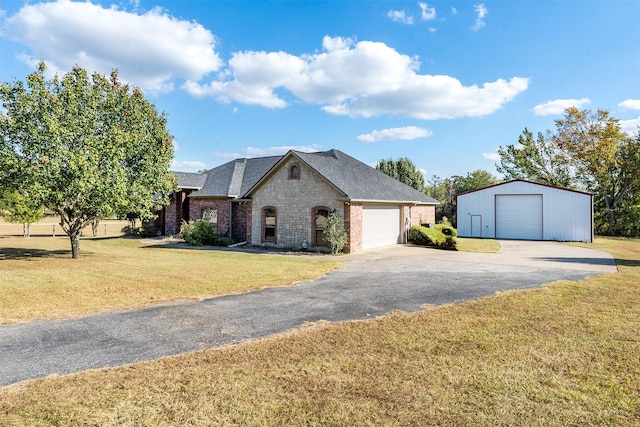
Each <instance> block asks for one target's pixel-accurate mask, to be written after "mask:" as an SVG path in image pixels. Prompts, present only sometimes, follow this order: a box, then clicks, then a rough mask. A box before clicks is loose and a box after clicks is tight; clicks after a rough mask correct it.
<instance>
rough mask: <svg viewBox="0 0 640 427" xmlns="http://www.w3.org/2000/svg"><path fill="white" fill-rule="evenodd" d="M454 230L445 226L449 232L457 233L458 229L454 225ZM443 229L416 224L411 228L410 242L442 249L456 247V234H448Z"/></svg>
mask: <svg viewBox="0 0 640 427" xmlns="http://www.w3.org/2000/svg"><path fill="white" fill-rule="evenodd" d="M450 228H451V229H453V232H452V231H451V230H450V229H449V228H445V229H446V230H447V232H450V233H452V234H453V233H454V232H455V235H457V232H456V230H455V229H454V228H453V227H450ZM442 230H443V229H438V227H437V226H436V228H427V227H423V226H421V225H414V226H413V227H411V230H409V242H411V243H415V244H417V245H424V246H434V247H437V248H442V249H455V248H456V239H455V236H454V235H446V234H444V233H443V231H442Z"/></svg>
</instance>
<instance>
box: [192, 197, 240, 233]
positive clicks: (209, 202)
mask: <svg viewBox="0 0 640 427" xmlns="http://www.w3.org/2000/svg"><path fill="white" fill-rule="evenodd" d="M230 204H231V203H230V202H229V199H228V198H220V199H215V198H197V199H196V198H191V199H190V200H189V218H190V219H191V220H192V221H194V220H197V219H200V218H202V211H203V210H204V209H216V210H217V211H218V234H222V235H225V236H226V235H228V234H229V216H230V212H229V209H230Z"/></svg>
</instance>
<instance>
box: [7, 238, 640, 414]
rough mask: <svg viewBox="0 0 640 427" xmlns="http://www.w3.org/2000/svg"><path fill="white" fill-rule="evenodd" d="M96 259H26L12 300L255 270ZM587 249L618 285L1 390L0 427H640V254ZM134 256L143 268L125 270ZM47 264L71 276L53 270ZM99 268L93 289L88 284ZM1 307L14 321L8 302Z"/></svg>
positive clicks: (176, 255) (600, 245) (312, 331)
mask: <svg viewBox="0 0 640 427" xmlns="http://www.w3.org/2000/svg"><path fill="white" fill-rule="evenodd" d="M2 243H4V241H1V242H0V245H2ZM83 244H84V245H85V248H86V252H85V253H86V254H88V256H87V257H85V259H84V260H81V261H80V263H79V264H76V263H74V262H72V261H70V260H67V259H60V258H59V255H57V254H55V253H53V254H52V253H51V252H46V254H48V256H45V257H44V258H32V257H25V259H22V256H20V255H19V254H20V251H19V250H16V252H17V253H18V255H14V257H13V259H12V258H9V259H7V257H6V255H4V259H2V260H0V266H2V271H3V277H2V279H0V280H2V282H0V283H3V284H4V283H7V282H6V280H7V279H6V278H5V276H6V277H11V279H10V281H11V283H13V286H14V288H15V289H14V291H13V292H14V294H15V292H18V291H19V290H20V289H19V288H20V286H18V284H20V283H22V284H23V286H24V285H25V284H26V283H29V288H28V290H26V291H25V293H24V294H23V295H22V298H32V296H33V295H37V296H38V298H39V297H44V294H45V292H42V293H36V294H34V293H33V292H39V291H38V290H37V287H38V286H45V287H46V286H47V280H46V279H43V280H38V282H39V285H37V286H31V279H32V278H33V277H34V276H35V275H38V274H40V273H41V274H42V275H45V276H47V277H49V280H52V279H53V278H56V277H58V276H61V277H67V279H66V280H64V279H60V278H57V279H56V280H57V282H56V283H57V284H58V285H59V286H64V284H65V282H73V283H74V284H75V285H74V286H81V284H82V282H83V280H82V275H81V274H80V273H78V272H75V271H69V270H68V269H67V270H65V266H69V265H71V266H74V265H78V266H84V269H82V268H80V267H78V270H79V271H85V275H84V277H85V279H86V280H87V281H92V282H95V283H94V285H98V284H101V285H99V286H94V287H96V288H99V289H100V291H96V294H105V293H118V292H119V289H120V287H122V288H123V292H126V293H130V292H132V291H131V290H130V289H129V288H130V287H135V286H136V285H127V283H123V282H134V283H138V285H137V286H140V287H144V285H143V284H144V283H147V282H152V281H153V280H152V279H148V277H155V276H158V274H156V273H158V272H154V271H153V269H152V268H146V267H145V265H146V261H147V259H148V258H155V257H160V258H161V259H163V260H164V262H166V263H168V264H170V265H171V266H169V267H160V266H159V265H160V264H161V262H157V263H154V264H153V265H154V266H155V267H154V268H162V270H161V271H162V273H163V274H168V275H170V274H172V272H173V274H174V276H173V278H174V279H176V280H178V279H180V278H181V277H183V273H182V272H181V270H184V269H185V268H188V266H189V265H193V267H194V268H196V269H197V273H196V274H194V277H195V276H199V275H200V274H202V273H204V272H206V271H208V272H209V273H211V272H212V271H216V272H217V271H218V270H220V271H221V272H222V274H226V273H224V272H225V271H230V273H229V274H231V273H238V270H240V269H242V267H243V266H246V265H247V264H249V262H248V261H246V262H243V264H242V265H238V264H233V262H234V261H233V259H229V258H227V259H226V262H221V263H217V261H216V260H215V258H216V257H218V256H219V255H220V256H222V255H226V254H224V253H213V252H210V251H198V250H187V251H183V252H184V253H186V254H187V255H185V258H184V259H181V258H180V257H181V255H180V253H182V252H180V251H177V252H173V251H172V250H169V249H153V248H144V247H139V246H136V245H137V243H136V242H135V241H128V240H123V241H116V242H115V243H113V242H111V241H106V240H105V241H92V242H83ZM2 246H4V245H2ZM588 247H593V248H595V249H601V250H605V251H608V252H611V253H613V254H614V256H615V257H616V261H617V264H618V267H619V273H617V274H607V275H600V276H595V277H591V278H589V279H586V280H584V281H582V282H578V283H576V282H557V283H553V284H550V285H546V286H544V287H542V288H540V289H536V290H530V291H513V292H505V293H502V294H499V295H498V296H495V297H487V298H482V299H480V300H477V301H470V302H467V303H463V304H459V305H451V306H442V307H437V308H433V309H427V310H425V311H423V312H419V313H413V314H407V313H401V312H395V313H392V314H390V315H388V316H385V317H383V318H380V319H376V320H372V321H365V322H362V321H360V322H346V323H341V324H335V325H334V324H324V323H318V324H314V325H308V326H307V327H304V328H300V329H299V330H296V331H292V332H289V333H285V334H281V335H278V336H275V337H271V338H267V339H263V340H259V341H255V342H251V343H246V344H241V345H236V346H230V347H227V348H223V349H218V350H207V351H201V352H196V353H191V354H185V355H182V356H177V357H168V358H164V359H161V360H157V361H153V362H147V363H140V364H136V365H131V366H125V367H118V368H109V369H100V370H95V371H89V372H83V373H78V374H74V375H68V376H65V377H50V378H44V379H40V380H34V381H29V382H24V383H21V384H16V385H13V386H9V387H4V388H0V421H1V424H2V425H3V426H4V425H6V426H27V425H28V426H40V425H43V426H44V425H74V426H75V425H100V426H116V425H117V426H121V425H126V426H134V425H166V426H169V425H171V426H174V425H175V426H177V425H181V426H182V425H243V426H247V425H248V426H251V425H255V426H269V425H272V426H281V425H335V426H343V425H406V426H414V425H480V426H495V425H522V426H530V425H629V426H630V425H638V420H640V381H638V378H640V358H639V357H638V354H640V338H639V335H638V331H639V330H640V241H639V240H624V239H620V240H618V239H604V238H599V239H597V240H596V242H595V243H594V244H593V245H588ZM45 249H46V250H47V251H52V250H56V249H55V247H50V248H43V250H45ZM123 249H127V251H131V253H133V254H136V259H126V258H122V257H120V256H119V255H118V253H119V252H122V250H123ZM3 251H5V252H3V253H6V249H3ZM163 254H167V255H163ZM211 254H215V256H212V255H211ZM98 255H99V256H98ZM236 256H237V255H236ZM245 257H246V254H245V255H244V257H243V258H242V259H243V260H244V259H249V258H245ZM101 258H107V260H106V261H104V262H103V261H100V259H101ZM268 258H269V257H266V256H256V258H250V259H251V261H250V265H251V267H252V268H251V270H256V271H259V270H262V269H267V268H268V265H267V264H271V263H273V262H274V260H272V259H269V260H268V261H265V264H260V262H261V260H267V259H268ZM176 259H177V261H176ZM280 259H283V261H282V262H285V265H281V266H280V267H278V269H277V271H278V273H279V272H280V270H281V269H285V268H289V274H290V275H291V277H294V276H295V274H294V273H295V271H296V270H306V269H307V268H306V266H307V263H308V262H317V263H318V264H317V265H315V268H316V269H317V270H322V269H327V268H330V267H332V265H330V264H329V265H326V264H323V263H324V262H329V263H333V262H335V261H333V260H332V259H330V258H329V259H327V258H317V259H316V258H311V257H304V259H303V260H302V261H301V262H300V263H298V264H297V262H298V259H296V258H293V260H292V261H285V260H288V259H289V258H283V257H280V258H278V260H280ZM194 260H195V261H198V262H195V261H194ZM207 261H208V262H207ZM175 262H177V265H176V264H174V263H175ZM235 262H238V259H237V258H236V259H235ZM278 262H280V261H278ZM288 262H291V264H287V263H288ZM82 263H85V264H82ZM254 263H257V264H254ZM41 264H42V265H49V267H48V268H57V269H58V270H57V272H56V273H49V272H48V271H42V269H41V268H38V265H41ZM103 264H104V265H103ZM200 264H205V265H204V266H203V267H198V266H199V265H200ZM109 265H111V268H109ZM254 265H255V266H256V268H253V267H254ZM302 266H304V268H302ZM320 266H322V267H320ZM334 266H335V265H334ZM174 267H175V268H174ZM93 269H97V271H98V273H97V274H96V275H95V276H96V277H95V278H94V277H93V276H94V274H92V273H90V274H87V271H89V272H91V271H93ZM120 270H126V271H127V274H126V275H125V274H124V273H121V272H120ZM247 270H249V269H247ZM270 274H271V275H275V273H274V271H271V272H270ZM129 275H131V276H133V277H132V278H131V279H130V280H129V277H128V276H129ZM208 277H211V276H208ZM266 277H268V275H267V276H265V278H266ZM125 278H127V280H125ZM21 279H22V280H21ZM27 279H28V280H27ZM292 280H293V279H292ZM205 282H207V280H206V279H203V280H202V281H201V283H200V284H198V285H194V288H197V289H202V291H197V290H194V291H193V295H194V297H195V296H196V295H202V294H205V293H207V292H211V289H215V286H213V285H209V286H213V288H206V289H205V288H204V287H206V286H207V285H206V284H205ZM170 283H172V282H171V281H170V280H167V283H166V284H165V285H163V287H164V286H168V287H171V285H170ZM53 288H55V287H50V288H47V289H48V291H47V292H53V291H54V289H53ZM90 288H91V286H87V287H85V288H82V289H83V290H85V291H88V289H90ZM173 292H175V291H173ZM70 294H71V291H68V295H70ZM133 294H134V295H135V292H133ZM1 295H2V296H3V297H4V291H3V292H2V294H1ZM13 298H14V299H12V300H11V301H19V299H20V298H19V297H17V296H14V297H13ZM58 298H62V297H61V296H60V297H58ZM145 298H147V299H145ZM148 298H149V296H147V297H141V298H140V300H141V301H142V302H145V301H148ZM75 299H77V300H82V297H76V298H75ZM91 299H96V298H95V296H92V297H91ZM97 299H99V298H97ZM34 303H36V302H35V301H34V300H33V299H31V300H30V301H29V302H28V304H27V305H30V304H34ZM78 303H80V301H79V302H78ZM1 304H2V307H3V310H4V309H5V308H4V307H5V304H6V302H5V301H4V300H3V301H2V303H1ZM41 310H42V309H41ZM82 310H89V308H88V307H86V308H84V309H82ZM82 310H79V311H82ZM58 314H60V313H58ZM12 316H13V317H19V316H17V315H15V314H14V315H12Z"/></svg>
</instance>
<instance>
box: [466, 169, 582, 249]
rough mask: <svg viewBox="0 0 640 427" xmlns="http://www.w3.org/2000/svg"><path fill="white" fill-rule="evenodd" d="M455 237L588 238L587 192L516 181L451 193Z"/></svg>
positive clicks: (572, 239) (571, 239) (576, 239)
mask: <svg viewBox="0 0 640 427" xmlns="http://www.w3.org/2000/svg"><path fill="white" fill-rule="evenodd" d="M457 225H458V235H459V236H460V237H479V238H491V239H517V240H556V241H573V242H592V241H593V195H592V194H590V193H585V192H582V191H576V190H569V189H567V188H560V187H554V186H551V185H546V184H538V183H535V182H531V181H525V180H521V179H516V180H513V181H507V182H503V183H500V184H496V185H492V186H489V187H485V188H481V189H478V190H474V191H470V192H468V193H463V194H459V195H458V196H457Z"/></svg>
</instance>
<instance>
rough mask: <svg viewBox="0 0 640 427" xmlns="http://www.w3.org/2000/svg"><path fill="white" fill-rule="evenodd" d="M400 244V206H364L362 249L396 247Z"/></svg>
mask: <svg viewBox="0 0 640 427" xmlns="http://www.w3.org/2000/svg"><path fill="white" fill-rule="evenodd" d="M399 242H400V207H399V206H393V205H392V206H388V205H364V206H362V249H371V248H377V247H380V246H388V245H395V244H397V243H399Z"/></svg>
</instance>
